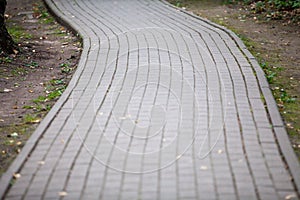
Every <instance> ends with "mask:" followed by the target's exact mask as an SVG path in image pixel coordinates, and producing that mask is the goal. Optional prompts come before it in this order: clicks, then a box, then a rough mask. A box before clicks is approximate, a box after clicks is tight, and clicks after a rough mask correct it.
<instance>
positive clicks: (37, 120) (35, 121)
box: [30, 119, 41, 123]
mask: <svg viewBox="0 0 300 200" xmlns="http://www.w3.org/2000/svg"><path fill="white" fill-rule="evenodd" d="M40 121H41V119H35V120H32V121H30V123H40Z"/></svg>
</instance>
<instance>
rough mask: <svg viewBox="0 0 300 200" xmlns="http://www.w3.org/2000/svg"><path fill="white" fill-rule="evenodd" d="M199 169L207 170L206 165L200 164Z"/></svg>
mask: <svg viewBox="0 0 300 200" xmlns="http://www.w3.org/2000/svg"><path fill="white" fill-rule="evenodd" d="M200 169H201V170H208V167H207V166H205V165H202V166H201V167H200Z"/></svg>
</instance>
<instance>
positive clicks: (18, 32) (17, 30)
mask: <svg viewBox="0 0 300 200" xmlns="http://www.w3.org/2000/svg"><path fill="white" fill-rule="evenodd" d="M7 30H8V32H9V34H10V35H11V36H12V38H13V39H14V40H15V41H16V42H20V41H21V40H23V39H28V40H30V39H32V35H31V34H29V33H27V32H26V31H25V30H24V29H23V28H22V27H20V26H8V27H7Z"/></svg>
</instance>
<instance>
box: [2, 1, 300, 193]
mask: <svg viewBox="0 0 300 200" xmlns="http://www.w3.org/2000/svg"><path fill="white" fill-rule="evenodd" d="M161 1H162V2H163V3H164V4H166V5H168V6H170V7H173V8H174V9H176V10H179V11H180V12H183V13H185V14H188V15H189V16H191V17H194V18H196V19H199V20H201V21H203V22H205V23H207V24H209V25H212V26H214V27H216V28H218V29H220V30H222V31H224V32H226V33H227V34H228V35H229V36H230V37H231V38H232V39H233V40H234V41H235V42H236V44H237V45H238V47H239V48H240V49H241V51H242V52H243V53H244V54H245V55H246V57H247V58H248V59H249V62H250V63H251V65H252V68H253V69H254V71H255V72H256V77H257V79H258V82H259V87H260V90H261V92H262V94H263V96H264V98H265V102H266V105H267V110H268V114H269V117H270V119H271V122H272V124H273V130H274V132H275V135H276V138H277V142H278V144H279V147H280V151H281V153H282V156H283V158H284V160H285V161H286V164H287V166H288V169H289V171H290V173H291V175H292V177H293V180H294V184H295V186H296V188H297V192H298V195H299V191H300V163H299V161H298V159H297V157H296V155H295V153H294V151H293V149H292V147H291V143H290V141H289V138H288V135H287V132H286V129H285V126H284V123H283V121H282V118H281V116H280V113H279V111H278V108H277V105H276V102H275V100H274V97H273V95H272V92H271V90H270V88H269V84H268V82H267V80H266V78H265V75H264V72H263V70H262V69H261V67H260V66H259V64H258V62H257V60H256V59H255V57H254V56H253V55H252V54H251V53H250V52H249V51H248V50H247V48H246V46H245V45H244V44H243V42H242V41H241V40H240V39H239V38H238V37H237V35H236V34H235V33H233V32H232V31H230V30H228V29H226V28H225V27H223V26H220V25H217V24H215V23H213V22H210V21H208V20H205V19H203V18H201V17H199V16H196V15H194V14H192V13H190V12H187V11H185V10H183V9H180V8H177V7H175V6H173V5H171V4H170V3H168V2H167V1H165V0H161ZM44 2H45V4H46V5H47V7H48V8H49V10H50V12H51V13H52V14H54V15H55V17H56V19H57V20H58V21H59V22H60V23H62V24H63V25H65V26H67V27H68V28H69V29H71V30H72V31H73V32H74V33H78V34H79V35H80V29H78V27H77V26H76V24H74V22H72V21H71V20H70V19H68V18H67V17H66V16H65V15H64V14H63V13H62V12H61V11H60V10H59V9H58V8H56V7H55V6H54V4H53V3H51V2H52V0H44ZM82 40H83V51H82V54H81V57H80V61H79V64H78V67H77V69H76V72H75V74H74V75H73V78H72V80H71V81H70V83H69V86H68V87H67V89H66V91H65V92H64V93H63V94H62V96H61V97H60V98H59V100H58V101H57V102H56V104H55V105H54V106H53V108H52V109H51V110H50V112H49V113H48V114H47V116H46V117H45V118H44V119H43V120H42V122H41V123H40V124H39V126H38V127H37V129H36V130H35V131H34V133H33V134H32V135H31V137H30V138H29V140H28V141H27V143H26V145H25V146H24V147H23V149H22V151H21V152H20V154H19V155H18V156H17V158H16V159H15V160H14V162H13V163H12V164H11V165H10V167H9V169H8V170H7V171H6V172H5V173H4V174H3V175H2V176H1V179H0V183H1V186H2V187H1V188H0V197H3V196H4V194H5V192H6V191H7V190H8V189H9V187H10V183H11V181H12V179H13V174H14V173H17V172H18V171H19V170H20V169H21V167H22V166H23V164H24V162H25V161H26V159H27V157H28V155H30V154H31V152H32V151H33V150H34V148H35V146H36V144H37V142H38V141H39V139H40V138H41V137H42V136H43V133H44V132H45V130H46V129H47V128H48V127H49V126H50V125H51V123H52V121H53V119H54V118H55V116H56V114H57V113H58V112H59V110H60V109H61V107H62V106H63V105H64V103H65V102H66V100H67V99H68V97H69V96H70V94H71V91H72V89H73V87H74V85H75V84H72V83H75V82H77V81H78V79H79V77H80V76H78V74H81V72H82V71H83V67H84V65H85V63H86V59H87V54H88V51H89V49H90V44H89V42H88V38H84V37H83V38H82Z"/></svg>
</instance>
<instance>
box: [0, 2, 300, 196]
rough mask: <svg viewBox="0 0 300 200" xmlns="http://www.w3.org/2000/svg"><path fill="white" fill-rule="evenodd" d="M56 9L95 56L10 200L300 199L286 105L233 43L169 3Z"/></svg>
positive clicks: (9, 190)
mask: <svg viewBox="0 0 300 200" xmlns="http://www.w3.org/2000/svg"><path fill="white" fill-rule="evenodd" d="M47 2H48V3H49V4H50V6H51V8H52V9H54V11H55V12H56V14H57V15H59V16H60V17H61V18H64V19H65V20H67V21H68V22H69V23H70V24H71V25H72V26H73V27H74V28H75V29H77V30H79V32H80V33H81V34H82V35H83V40H84V41H85V43H84V49H83V53H82V57H81V60H80V63H79V65H78V68H77V71H76V75H78V76H74V79H72V83H74V84H70V87H69V88H67V93H64V94H63V96H62V98H61V99H60V100H59V101H58V102H57V104H56V105H55V106H54V109H52V110H51V111H50V114H51V115H48V117H47V118H45V120H44V121H43V122H42V124H41V126H39V129H38V130H37V131H36V132H35V136H36V137H35V138H31V140H30V141H31V142H30V143H27V145H26V146H25V148H24V149H25V150H26V151H22V152H21V154H22V153H23V154H22V156H19V157H18V158H17V159H16V162H15V163H14V164H13V165H12V166H11V167H10V168H9V171H8V172H7V173H5V175H4V176H2V179H1V183H0V184H1V186H2V187H0V194H3V195H4V196H5V198H7V199H10V198H11V199H31V198H38V199H39V198H41V199H43V198H44V199H47V198H54V199H57V198H66V199H67V198H69V199H78V198H81V199H166V198H169V199H208V198H210V199H297V197H298V195H299V194H298V191H299V190H298V188H299V186H300V182H299V178H300V176H299V165H297V159H296V157H295V155H294V153H293V151H292V148H291V146H289V144H288V143H285V142H286V141H288V139H287V135H286V133H285V129H284V125H283V123H282V121H281V118H280V116H279V113H278V112H277V110H276V109H273V108H275V107H276V104H275V103H274V102H273V101H272V100H273V97H272V95H271V93H270V90H269V88H268V84H267V82H266V80H265V78H264V74H263V73H262V71H261V69H260V67H259V66H258V65H257V63H256V61H255V59H254V58H253V57H252V55H251V54H249V52H248V51H247V50H246V49H245V47H244V46H243V44H242V43H241V41H240V40H238V39H237V38H236V37H235V36H234V35H229V34H227V33H226V31H224V30H223V29H220V27H219V28H218V27H215V26H213V25H212V24H210V23H208V22H205V21H203V20H201V19H197V18H195V17H193V16H190V15H188V14H186V13H184V12H182V11H179V10H175V9H174V8H172V7H170V6H169V5H167V4H164V3H162V2H161V1H153V0H144V1H139V0H130V1H124V0H120V1H98V0H90V1H85V0H77V1H76V2H74V1H72V0H66V1H59V0H53V1H52V0H49V1H47ZM137 16H138V17H137ZM246 55H247V56H246ZM248 58H249V59H248ZM253 70H255V72H256V73H255V74H254V71H253ZM256 78H258V79H259V83H258V81H257V79H256ZM260 90H261V91H262V92H263V95H264V99H265V101H266V103H267V105H268V108H267V109H268V110H267V109H266V108H265V107H264V102H263V100H262V99H261V95H262V93H260ZM269 119H271V120H272V121H269ZM50 122H51V123H50ZM276 141H278V143H277V142H276ZM29 152H31V153H30V155H29ZM28 155H29V157H27V159H25V158H26V156H28ZM282 156H284V159H283V158H282ZM285 161H287V162H285ZM12 179H13V180H14V181H13V182H14V184H13V185H12V186H11V187H8V185H9V183H10V181H11V180H12Z"/></svg>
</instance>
